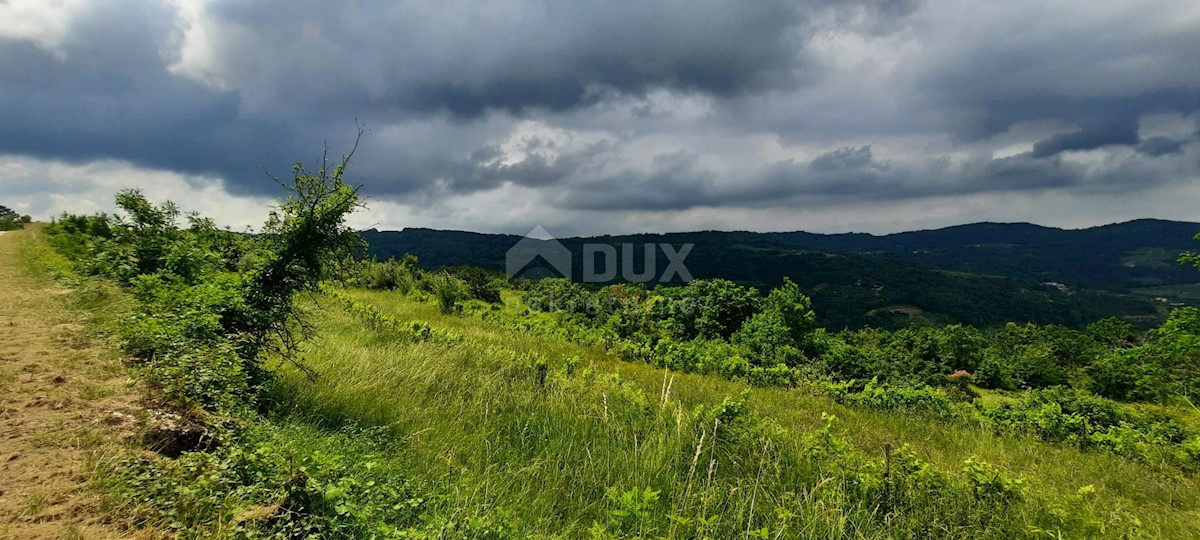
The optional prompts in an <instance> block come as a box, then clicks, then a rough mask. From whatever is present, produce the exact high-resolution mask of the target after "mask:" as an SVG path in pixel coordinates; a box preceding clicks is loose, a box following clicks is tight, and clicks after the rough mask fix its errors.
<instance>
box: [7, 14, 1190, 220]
mask: <svg viewBox="0 0 1200 540" xmlns="http://www.w3.org/2000/svg"><path fill="white" fill-rule="evenodd" d="M0 19H2V20H5V21H6V24H5V25H4V26H3V27H0V110H3V111H4V116H5V118H4V121H3V122H0V197H3V198H4V199H5V202H4V204H6V205H8V206H12V207H14V208H18V209H21V210H23V211H26V212H33V213H35V214H40V215H42V216H43V217H46V215H47V214H49V213H54V212H58V211H62V210H67V209H79V208H84V207H95V208H99V209H103V208H108V207H109V205H108V202H107V201H106V200H104V198H106V197H107V196H108V194H106V193H102V191H103V190H104V189H108V188H110V187H113V186H111V185H110V184H113V183H114V182H115V181H118V180H119V179H120V178H126V179H127V180H128V182H127V183H128V184H129V185H143V186H144V185H147V183H149V184H151V185H154V183H155V182H159V184H160V185H161V186H164V187H163V188H162V189H160V190H158V191H159V192H161V194H162V195H163V196H171V197H174V198H176V199H179V200H180V201H181V202H182V203H183V205H184V206H185V207H186V206H187V203H188V202H189V199H190V200H195V201H199V202H203V201H207V200H211V199H212V198H214V197H225V198H228V199H230V200H231V201H232V202H231V203H230V204H226V205H222V204H215V205H211V206H213V209H212V212H213V213H215V214H216V215H217V216H218V217H219V218H223V219H224V220H225V221H227V222H229V223H231V224H238V225H241V224H243V222H244V221H246V215H247V213H254V212H255V211H257V210H251V209H259V208H262V207H264V206H265V201H266V200H267V199H268V198H269V197H270V196H272V195H274V194H275V192H274V189H276V186H275V185H274V183H273V181H271V180H270V179H269V178H268V177H267V175H266V174H264V173H263V172H262V169H264V168H266V169H267V170H269V171H271V172H275V173H286V172H287V171H288V169H289V168H290V165H291V164H292V163H293V162H294V161H296V160H311V159H313V158H315V157H316V156H318V155H319V152H320V149H321V146H322V144H323V143H324V142H326V141H328V143H329V144H330V145H331V146H332V148H333V150H334V151H335V152H336V151H338V150H341V149H345V148H348V146H349V144H351V143H352V142H353V135H354V132H355V122H356V121H360V122H363V123H364V124H366V125H367V126H368V127H369V128H370V132H369V133H368V134H367V135H366V137H365V139H364V141H363V144H362V146H361V147H360V149H359V153H358V154H357V155H356V161H355V163H354V165H353V170H352V172H354V173H355V174H356V175H358V176H361V177H362V179H363V180H362V182H363V184H364V191H365V192H366V193H367V194H368V195H370V196H371V197H372V198H373V199H374V208H375V210H374V211H373V212H372V213H370V214H367V215H364V216H360V217H359V218H356V219H358V220H360V221H362V222H363V225H375V226H380V227H387V228H398V227H404V226H434V227H446V228H464V229H476V230H488V231H503V232H525V231H524V230H522V229H524V228H527V227H529V226H532V225H533V224H538V223H541V224H544V225H546V226H547V227H548V228H550V229H551V230H552V231H555V232H558V231H568V232H570V233H605V232H631V231H634V230H680V229H691V228H748V229H775V230H778V229H809V230H847V229H853V230H874V231H888V230H896V229H903V228H910V227H915V226H933V225H945V224H950V223H956V222H962V221H974V220H976V219H983V218H987V219H996V220H1022V219H1030V218H1029V217H1027V216H1026V215H1025V214H1024V213H1022V212H1021V210H1022V209H1018V208H1013V207H1011V206H1010V205H1009V203H1010V202H1011V201H1013V200H1024V201H1026V203H1025V205H1026V207H1025V208H1026V209H1028V208H1035V209H1039V211H1038V212H1037V213H1035V214H1034V216H1035V218H1037V219H1035V220H1036V221H1040V222H1043V223H1051V224H1060V225H1087V224H1096V223H1103V222H1110V221H1115V220H1118V219H1123V218H1130V217H1139V216H1148V217H1171V218H1178V219H1200V212H1198V211H1197V210H1193V209H1190V208H1196V207H1197V205H1195V204H1192V205H1191V206H1190V207H1189V206H1186V205H1181V204H1179V203H1178V201H1179V200H1180V198H1181V197H1183V198H1186V197H1195V193H1194V191H1193V188H1192V186H1194V185H1196V183H1197V182H1196V181H1197V180H1200V69H1197V67H1196V66H1197V64H1196V62H1195V58H1200V39H1197V36H1200V7H1197V6H1196V5H1195V4H1194V3H1193V2H1186V1H1182V0H1180V1H1148V2H1139V3H1136V4H1130V3H1128V2H1116V1H1113V2H1083V1H1069V2H1060V3H1056V4H1054V5H1053V6H1047V5H1045V4H1044V3H1040V2H1026V1H1015V2H1004V3H995V2H985V1H982V0H973V1H970V2H967V3H965V4H964V3H962V2H950V1H948V0H929V1H901V0H897V1H883V0H858V1H855V2H850V3H846V2H832V1H805V2H794V1H792V2H782V1H780V2H775V1H763V2H749V3H748V2H738V1H723V0H690V1H687V2H684V1H676V0H662V1H653V2H647V1H637V2H633V1H625V0H620V1H616V2H603V3H598V2H583V1H561V2H544V1H540V0H539V1H533V0H496V1H485V2H477V1H469V2H468V1H456V0H451V1H440V2H428V1H404V2H392V1H382V0H363V1H359V2H353V3H336V2H318V1H315V0H302V1H295V0H289V1H283V0H263V1H258V2H240V1H233V0H220V1H200V0H173V1H161V2H145V1H136V0H124V1H119V0H114V1H112V2H87V1H84V0H67V1H63V2H57V3H48V2H41V1H38V0H10V1H9V2H7V3H3V4H0ZM88 171H104V173H103V174H101V175H100V176H101V177H102V179H95V180H88V179H87V178H86V173H87V172H88ZM113 171H122V174H123V175H125V176H119V177H116V178H114V176H113V174H112V172H113ZM152 179H153V181H151V180H152ZM88 182H91V183H90V184H88ZM83 197H88V198H89V199H88V200H87V204H84V201H83V200H82V198H83ZM206 197H207V198H206ZM91 198H100V200H96V201H92V200H91ZM988 201H992V202H993V203H994V205H989V203H988ZM1191 201H1192V202H1193V203H1195V202H1197V201H1196V200H1195V199H1194V198H1193V199H1191ZM205 204H207V203H205ZM956 204H957V207H956ZM955 208H958V210H954V209H955ZM981 208H982V211H981ZM948 209H949V210H948ZM1132 209H1137V211H1139V212H1142V213H1141V214H1138V215H1130V214H1129V212H1130V211H1131V210H1132ZM556 229H557V230H556Z"/></svg>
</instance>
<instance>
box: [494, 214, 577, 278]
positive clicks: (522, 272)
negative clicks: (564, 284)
mask: <svg viewBox="0 0 1200 540" xmlns="http://www.w3.org/2000/svg"><path fill="white" fill-rule="evenodd" d="M504 270H505V273H506V274H507V275H508V278H509V279H514V278H517V277H526V278H533V279H540V278H543V277H553V276H555V274H557V277H565V278H568V279H570V278H571V250H569V249H567V247H566V246H564V245H562V243H561V242H559V241H558V240H555V239H554V237H553V236H551V235H550V233H549V232H547V231H546V229H544V228H542V226H541V225H539V226H537V227H534V228H533V230H531V231H529V234H526V235H525V236H524V237H523V238H521V240H520V241H518V242H517V243H516V244H514V245H513V247H511V248H509V250H508V252H507V253H505V254H504Z"/></svg>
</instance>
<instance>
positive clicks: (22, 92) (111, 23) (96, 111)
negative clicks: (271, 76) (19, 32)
mask: <svg viewBox="0 0 1200 540" xmlns="http://www.w3.org/2000/svg"><path fill="white" fill-rule="evenodd" d="M120 7H121V9H120V10H115V9H114V10H111V11H105V10H103V9H100V8H98V7H97V8H96V9H90V10H88V11H85V12H82V13H79V14H77V16H76V17H75V18H74V19H73V20H72V21H71V29H72V31H71V33H70V35H69V37H68V39H67V40H66V41H65V42H64V43H62V44H61V47H60V50H58V51H51V50H47V49H45V48H41V47H37V46H35V45H33V44H32V43H30V42H28V41H17V40H6V39H0V110H3V111H4V121H3V122H0V152H4V153H16V154H26V155H32V156H38V157H44V158H53V159H59V160H63V161H68V162H82V161H87V160H94V159H105V158H116V159H124V160H130V161H134V162H137V163H141V164H143V165H148V166H152V167H159V168H165V169H173V170H180V171H185V172H193V173H219V174H229V175H232V176H233V177H234V178H235V179H241V180H245V181H247V182H249V183H251V184H252V185H253V184H255V183H260V184H261V183H267V182H269V180H268V179H266V178H265V176H264V175H262V173H261V172H258V167H260V166H263V165H267V164H274V165H282V166H283V167H284V168H285V169H286V166H287V164H288V163H289V161H287V160H284V157H283V156H290V155H291V154H292V151H293V149H294V147H295V146H296V143H297V142H298V141H297V137H295V136H294V135H293V134H294V133H296V129H295V126H294V125H288V124H285V123H283V122H273V121H267V120H253V121H246V120H242V119H239V117H238V102H237V99H236V96H235V95H232V94H230V93H224V92H214V91H212V90H210V89H207V88H204V87H203V86H201V85H200V84H198V83H195V82H192V81H189V80H187V79H182V78H179V77H175V76H172V75H170V74H169V73H168V72H167V70H166V68H167V62H168V59H166V58H164V57H162V56H161V52H160V51H162V50H163V49H164V47H166V46H167V45H169V42H170V40H171V35H172V29H171V27H170V24H169V21H171V20H172V13H170V12H168V11H166V10H165V9H164V7H163V6H158V5H155V4H153V3H148V2H129V3H126V4H125V5H122V6H120ZM316 142H319V139H317V141H316ZM288 159H290V158H288ZM234 185H235V186H236V185H237V183H234Z"/></svg>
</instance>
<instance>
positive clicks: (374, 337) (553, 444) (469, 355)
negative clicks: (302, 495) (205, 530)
mask: <svg viewBox="0 0 1200 540" xmlns="http://www.w3.org/2000/svg"><path fill="white" fill-rule="evenodd" d="M352 296H353V297H354V298H355V299H356V300H358V301H361V302H365V303H368V304H370V305H373V306H375V307H377V308H378V309H379V310H381V311H382V312H384V313H386V314H388V315H390V316H394V317H398V318H400V319H403V320H420V321H425V322H428V323H429V324H431V325H432V326H434V327H435V328H439V329H444V330H447V331H450V332H454V333H458V334H461V335H463V336H464V338H465V340H464V341H463V342H462V343H460V344H456V345H451V346H447V345H437V344H420V345H411V344H407V343H404V342H397V341H394V340H388V339H385V338H383V337H381V336H380V335H378V334H377V333H376V332H373V331H371V330H369V329H366V328H364V327H363V326H362V325H361V323H359V321H357V320H355V319H353V318H351V317H349V316H347V315H346V314H344V313H338V312H332V313H328V312H327V313H328V314H327V315H324V316H323V317H322V321H323V322H322V326H323V328H324V329H325V330H326V333H325V334H324V336H323V337H322V338H321V339H320V341H319V342H318V343H316V344H314V347H313V353H312V354H311V355H310V356H309V360H310V361H311V362H312V365H313V366H314V367H315V368H317V369H318V371H320V372H321V373H322V376H321V377H320V378H318V379H317V380H316V381H311V380H309V379H308V378H307V377H305V376H303V374H301V373H298V372H295V371H291V372H288V374H287V376H286V377H285V379H284V380H283V382H282V383H281V385H280V389H279V391H278V393H277V394H276V396H277V399H278V400H279V402H280V403H286V404H288V405H287V406H286V407H281V408H280V409H278V411H277V413H276V414H280V415H282V417H283V418H286V419H288V420H290V421H298V422H305V423H311V424H315V425H318V426H321V427H322V428H324V429H330V430H334V429H339V428H342V427H344V426H347V425H360V426H362V425H369V426H378V427H380V428H382V429H385V430H386V431H387V433H388V435H389V438H390V439H392V440H394V441H396V443H395V445H394V446H393V447H392V448H391V450H392V451H395V452H396V453H397V459H401V460H403V461H404V462H405V463H406V465H405V468H406V470H407V471H408V473H407V474H409V475H413V476H419V477H425V478H429V479H432V480H433V482H434V483H435V484H438V485H443V486H447V489H448V490H450V491H451V492H453V493H455V494H456V497H461V498H462V500H461V501H460V502H464V503H466V504H467V505H468V506H470V507H478V508H496V509H506V510H507V511H510V512H511V514H512V516H513V518H514V519H515V521H516V522H517V523H519V524H520V525H519V526H518V529H520V530H523V531H526V533H532V532H533V531H557V532H560V533H565V535H566V536H568V537H575V536H587V532H586V531H588V530H589V529H591V528H592V527H593V523H599V524H602V525H603V524H608V523H610V522H619V523H622V524H623V525H621V526H619V527H618V526H615V525H614V526H613V527H611V528H613V529H619V530H620V531H621V534H620V535H617V537H643V536H645V537H657V536H659V535H662V536H666V537H680V538H689V537H694V536H697V535H701V534H702V527H700V526H699V525H698V521H699V520H700V519H701V518H707V519H712V520H714V521H712V522H711V523H710V525H711V527H713V528H712V529H710V530H709V531H710V534H711V533H712V532H714V531H721V534H717V535H715V537H722V538H728V537H734V536H736V537H751V538H752V537H755V536H753V535H751V534H746V533H745V532H744V531H745V530H746V529H745V527H747V526H748V529H749V530H750V531H755V530H758V529H760V528H764V527H765V528H766V529H767V531H768V533H769V536H768V537H771V538H774V537H804V538H814V537H843V536H860V535H861V536H863V537H886V536H891V535H899V536H907V535H910V534H916V535H918V536H925V535H929V536H944V537H966V536H975V535H983V536H987V534H988V533H985V532H984V531H983V529H978V528H976V527H977V526H981V525H983V523H978V522H970V521H966V522H964V521H962V520H964V519H968V518H966V517H964V516H969V515H972V514H974V513H977V512H982V513H983V514H986V515H987V517H985V516H982V515H980V516H976V518H971V519H980V520H983V521H988V520H995V521H993V522H992V524H991V525H985V526H984V528H987V527H996V530H995V531H994V533H995V534H997V535H998V536H1001V537H1002V536H1004V535H1013V536H1026V535H1028V536H1038V535H1037V534H1035V532H1034V529H1035V528H1047V529H1048V530H1054V528H1055V527H1063V528H1071V529H1073V527H1075V526H1082V529H1073V530H1074V532H1075V533H1077V534H1080V535H1083V536H1087V535H1096V536H1109V535H1111V536H1114V537H1117V536H1121V535H1122V534H1125V533H1126V532H1129V531H1131V530H1134V529H1137V530H1140V531H1141V532H1143V533H1146V534H1149V535H1150V536H1155V537H1175V538H1187V537H1190V536H1192V535H1194V534H1196V533H1197V532H1198V531H1200V520H1198V519H1197V517H1196V516H1197V514H1196V510H1197V509H1200V490H1198V489H1197V488H1200V484H1197V481H1196V479H1195V478H1194V477H1190V476H1189V477H1182V476H1178V475H1177V473H1174V472H1171V471H1170V470H1169V469H1159V468H1157V467H1154V466H1148V465H1143V464H1138V463H1133V462H1130V461H1129V460H1126V459H1122V458H1119V457H1116V456H1113V455H1111V454H1098V453H1085V452H1080V451H1078V450H1075V449H1072V448H1066V447H1062V446H1058V445H1050V444H1042V443H1036V442H1031V441H1029V440H1025V439H1014V438H1010V437H1004V436H999V435H996V434H994V433H993V432H991V431H990V430H986V429H981V428H979V427H976V426H956V425H947V424H943V423H940V422H937V421H931V419H930V418H926V417H921V416H918V415H905V414H896V413H890V414H889V413H880V412H872V411H869V410H862V409H856V408H850V407H846V406H843V405H839V404H837V403H835V402H833V401H832V400H830V399H829V398H827V397H821V396H815V395H812V394H810V393H807V392H804V391H802V390H787V389H752V388H750V387H748V386H746V385H745V384H743V383H736V382H729V381H722V380H720V379H716V378H713V377H708V376H700V375H689V374H683V373H672V372H668V371H665V370H662V369H655V368H652V367H650V366H646V365H642V364H630V363H625V362H621V361H619V360H616V359H614V358H613V357H611V356H610V355H609V354H607V353H606V352H605V351H604V350H602V349H598V348H594V347H583V346H580V345H576V344H573V343H569V342H567V341H565V340H564V339H563V338H559V337H555V336H547V335H534V334H530V333H528V332H520V331H514V330H511V329H509V328H507V327H504V326H500V325H497V324H495V323H491V322H488V321H482V320H479V319H475V318H467V317H463V316H455V315H443V314H441V313H439V312H438V310H437V307H436V306H435V305H433V304H432V303H428V302H415V301H413V300H411V299H408V298H406V297H404V296H402V295H398V294H396V293H382V292H369V291H357V292H354V293H353V295H352ZM507 300H508V307H507V308H506V309H509V310H514V311H515V310H518V309H519V307H518V306H519V302H517V301H516V299H515V298H512V297H509V298H508V299H507ZM531 358H534V359H539V358H540V359H543V360H546V362H547V364H548V367H547V372H548V374H547V376H546V381H547V382H546V384H545V385H542V384H539V383H538V379H537V375H536V370H535V369H533V368H531V367H529V366H530V362H531V360H530V359H531ZM576 358H577V359H578V361H575V360H570V362H569V363H568V362H566V361H564V360H566V359H576ZM739 396H745V397H746V409H745V411H744V412H739V413H738V414H739V415H746V416H748V417H751V418H754V419H755V422H756V423H757V422H762V423H763V425H767V426H770V427H769V429H770V430H771V432H772V435H771V436H766V435H765V434H762V433H754V434H753V435H752V436H751V437H749V439H745V438H741V437H734V439H735V440H730V441H726V440H723V439H721V438H720V435H719V434H718V435H717V436H716V439H714V438H713V437H714V435H713V429H711V426H709V425H708V424H707V421H706V420H705V419H706V418H708V417H707V416H706V415H705V414H704V413H703V409H697V408H698V407H707V408H708V409H709V410H711V409H712V408H714V407H718V408H719V407H721V406H722V403H726V404H728V403H730V402H729V401H728V400H730V399H733V400H735V402H736V400H738V399H739ZM726 406H727V405H726ZM697 410H700V411H701V412H700V413H699V414H698V413H697ZM829 415H832V416H833V417H836V419H831V418H830V416H829ZM718 417H720V418H724V417H721V416H720V415H718ZM735 421H736V420H735ZM714 422H715V423H716V424H717V428H718V432H719V428H720V423H719V421H716V420H714ZM701 437H706V438H708V441H701ZM714 440H717V441H719V442H717V443H716V444H715V445H713V441H714ZM726 445H728V446H727V447H726V448H722V446H726ZM760 445H761V446H760ZM828 445H831V446H832V447H830V446H828ZM885 445H890V446H891V447H892V448H905V450H904V451H903V452H902V453H897V454H896V455H897V456H899V455H903V456H905V457H904V458H903V459H905V460H910V459H911V460H914V461H912V462H910V463H909V464H908V465H905V467H929V469H928V471H927V473H928V474H936V475H939V477H942V476H941V475H944V477H942V478H943V480H942V481H946V482H950V483H951V484H953V483H956V482H967V483H968V484H969V483H970V482H971V480H970V478H971V475H972V474H974V473H972V472H970V471H969V470H966V471H965V470H964V464H965V463H967V462H968V460H971V461H972V462H986V463H989V464H991V465H992V466H994V467H996V471H1000V472H999V474H1001V475H1003V476H1004V477H1005V478H1007V479H1010V480H1016V479H1018V478H1019V479H1021V480H1022V482H1023V483H1022V484H1021V486H1022V487H1021V488H1020V491H1021V493H1022V495H1021V496H1020V497H1018V498H1017V500H1013V501H1005V502H1003V503H993V502H987V501H983V500H980V499H978V498H976V497H975V496H973V495H971V491H970V489H968V491H967V492H966V493H964V494H962V495H961V497H964V498H956V497H946V498H941V497H943V496H944V495H939V494H937V493H934V494H924V493H917V492H915V491H910V492H906V493H904V494H903V495H899V494H897V497H903V498H906V500H904V501H900V500H896V501H893V503H892V504H895V505H899V504H903V505H907V506H908V509H907V510H906V512H905V513H904V514H903V515H902V516H888V515H886V514H887V512H888V510H887V509H885V508H883V507H881V506H880V504H881V501H882V499H880V498H879V497H881V496H882V495H881V492H880V491H878V489H882V488H881V487H880V486H876V488H878V489H874V490H873V489H865V491H864V486H862V485H860V483H862V482H868V483H870V482H875V483H879V482H883V480H882V477H881V474H882V468H883V466H884V465H883V454H884V446H885ZM830 452H832V453H830ZM696 456H699V457H698V458H697V459H698V461H697V464H696V465H695V468H694V469H693V464H692V462H691V459H692V458H693V457H696ZM893 459H894V460H896V462H895V463H893V464H892V466H893V467H896V468H897V469H899V468H900V467H901V466H900V465H899V463H900V458H897V457H895V456H893ZM917 460H919V462H923V463H925V464H926V465H917V464H916V463H917ZM712 467H716V468H717V471H716V472H713V471H712V470H710V469H711V468H712ZM843 467H848V468H849V470H846V469H843ZM934 471H937V472H936V473H935V472H934ZM893 474H897V475H900V474H916V473H915V471H913V470H909V471H907V472H905V473H898V472H895V471H893ZM922 474H924V473H922ZM893 480H894V481H896V482H900V483H903V482H913V481H916V480H915V479H914V478H905V479H903V480H899V479H896V478H893ZM1088 486H1090V487H1088ZM647 489H649V490H651V492H654V493H656V495H655V496H654V497H652V498H651V499H652V500H651V501H649V502H646V504H645V508H643V509H642V510H641V511H642V512H644V515H640V516H637V517H636V518H631V520H626V519H625V518H619V519H617V518H614V517H613V513H614V512H620V511H622V508H623V506H622V505H626V504H628V505H635V506H636V504H635V503H633V502H629V501H625V500H624V499H622V497H625V496H626V495H627V494H628V493H630V492H632V493H635V496H634V500H635V501H636V500H637V498H638V497H643V496H644V495H645V493H646V492H645V491H644V490H647ZM909 489H913V488H912V487H910V488H909ZM1081 489H1082V493H1086V495H1084V496H1081V495H1080V493H1081ZM614 493H615V494H616V497H615V500H614V496H613V494H614ZM910 497H911V498H912V499H907V498H910ZM927 497H932V498H927ZM1035 501H1037V502H1035ZM1055 501H1057V502H1067V504H1068V506H1069V507H1070V508H1069V509H1068V508H1066V507H1064V508H1062V509H1061V511H1064V512H1067V513H1070V514H1075V516H1073V517H1072V519H1075V518H1077V517H1078V515H1089V516H1090V517H1088V518H1086V519H1084V520H1083V521H1087V520H1096V521H1094V522H1093V523H1091V524H1090V525H1083V524H1082V522H1081V523H1075V524H1073V525H1067V524H1064V523H1056V524H1051V523H1048V522H1047V523H1037V521H1038V520H1039V519H1043V518H1045V517H1046V516H1044V515H1043V516H1040V517H1039V513H1040V512H1039V511H1038V510H1036V509H1035V508H1033V507H1032V506H1027V505H1032V504H1037V505H1041V504H1047V505H1054V504H1055ZM638 504H640V503H638ZM993 504H1000V505H1001V506H993ZM1009 505H1011V506H1009ZM754 506H757V507H758V508H757V510H756V509H754V508H753V507H754ZM497 511H499V510H497ZM672 516H677V517H679V518H682V519H675V518H672ZM780 516H787V518H786V519H785V518H782V517H780ZM1007 520H1015V521H1012V522H1007V523H1004V522H1005V521H1007ZM1052 521H1053V520H1052ZM1068 521H1070V520H1068ZM1136 522H1140V523H1141V526H1136V525H1135V523H1136ZM889 523H890V524H891V525H889ZM1101 523H1106V525H1104V526H1103V528H1105V529H1106V530H1104V531H1101V528H1102V527H1101ZM1002 530H1003V531H1006V532H1004V533H1001V532H1000V531H1002ZM1084 531H1086V532H1084ZM613 532H616V531H613ZM777 535H779V536H777Z"/></svg>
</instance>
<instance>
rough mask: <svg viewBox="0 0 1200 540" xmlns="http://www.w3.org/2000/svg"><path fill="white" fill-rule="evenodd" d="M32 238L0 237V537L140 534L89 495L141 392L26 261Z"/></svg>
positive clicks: (110, 349) (60, 293)
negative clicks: (97, 465)
mask: <svg viewBox="0 0 1200 540" xmlns="http://www.w3.org/2000/svg"><path fill="white" fill-rule="evenodd" d="M32 234H35V233H33V232H29V231H22V232H10V233H7V234H3V235H0V539H10V538H11V539H22V540H23V539H49V538H89V539H90V538H136V537H142V536H144V535H140V534H133V533H129V532H126V531H123V530H121V529H120V528H118V527H116V526H113V525H109V524H107V523H106V522H105V521H106V520H105V519H104V517H103V516H102V515H100V509H99V507H98V505H97V501H96V498H95V497H94V495H93V494H92V493H90V492H89V491H88V490H86V489H84V483H85V481H86V479H87V476H88V475H87V463H88V459H87V456H88V455H89V452H91V451H94V450H96V449H98V448H102V447H103V446H104V445H107V444H112V443H113V442H114V441H116V440H118V439H119V437H120V434H119V433H118V431H120V429H121V428H120V427H115V426H113V425H112V424H113V423H114V419H116V420H120V419H121V418H128V417H121V416H118V415H114V413H115V412H122V411H123V412H125V413H131V412H133V411H135V410H136V407H137V406H136V391H135V389H134V388H132V386H131V383H130V381H129V379H128V378H127V377H126V376H125V375H124V374H123V372H122V370H121V366H120V359H119V357H118V356H116V354H115V352H114V349H113V347H112V346H111V344H110V343H107V342H105V341H103V340H99V339H95V338H92V337H89V336H88V335H87V333H86V332H84V328H83V326H82V324H80V322H79V319H80V317H81V316H82V315H81V312H79V311H73V310H71V309H68V307H67V306H66V305H65V295H64V294H63V291H61V290H59V289H57V288H56V287H55V286H54V285H53V284H52V283H50V282H48V281H47V280H45V279H41V278H39V277H37V276H33V275H30V272H29V271H28V270H27V269H26V267H25V265H24V264H23V263H22V260H21V249H22V246H24V245H26V244H27V243H28V242H30V241H31V239H32V236H31V235H32ZM116 423H118V424H119V423H121V422H116ZM126 429H128V428H126Z"/></svg>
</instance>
